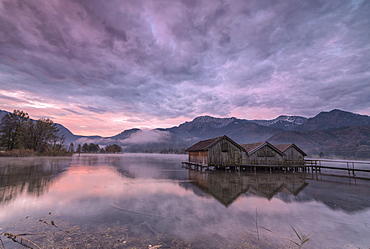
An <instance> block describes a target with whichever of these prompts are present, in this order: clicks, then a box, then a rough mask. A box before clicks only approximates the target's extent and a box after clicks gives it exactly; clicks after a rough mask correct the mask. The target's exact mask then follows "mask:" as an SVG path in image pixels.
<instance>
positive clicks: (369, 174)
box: [182, 159, 370, 180]
mask: <svg viewBox="0 0 370 249" xmlns="http://www.w3.org/2000/svg"><path fill="white" fill-rule="evenodd" d="M182 167H183V168H186V169H192V170H199V171H209V170H225V171H235V172H241V171H249V172H251V171H252V172H255V173H256V172H257V171H269V172H270V173H272V172H273V171H283V172H311V173H320V174H321V173H327V172H330V174H336V175H338V174H339V175H340V174H341V173H342V174H343V173H347V174H348V175H345V176H346V177H356V178H365V179H369V180H370V162H365V161H344V160H324V159H320V160H319V159H310V160H305V161H304V163H303V164H302V163H301V164H299V165H294V164H293V165H289V164H283V163H282V164H279V165H261V164H237V165H230V166H222V167H221V166H212V165H200V164H196V163H191V162H182ZM359 174H361V175H359Z"/></svg>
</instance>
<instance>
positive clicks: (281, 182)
mask: <svg viewBox="0 0 370 249" xmlns="http://www.w3.org/2000/svg"><path fill="white" fill-rule="evenodd" d="M189 180H192V181H194V182H193V183H192V184H194V185H195V186H197V187H198V188H200V189H201V190H202V191H203V192H205V193H207V194H210V195H212V196H213V197H214V198H215V199H216V200H218V201H219V202H220V203H222V204H223V205H224V206H226V207H227V206H229V205H230V204H231V203H233V202H234V201H235V200H236V199H237V198H238V197H239V196H241V195H242V194H244V193H248V194H252V195H254V196H260V197H264V198H266V199H268V200H271V199H272V198H273V197H274V196H275V195H276V194H278V193H280V192H281V193H287V194H290V195H293V196H297V195H298V194H299V193H300V192H301V191H302V190H303V189H304V188H305V187H306V186H307V185H308V183H307V182H306V181H305V174H304V173H294V174H245V173H229V172H217V171H198V170H189ZM183 186H184V187H188V186H189V184H183ZM195 193H197V191H195Z"/></svg>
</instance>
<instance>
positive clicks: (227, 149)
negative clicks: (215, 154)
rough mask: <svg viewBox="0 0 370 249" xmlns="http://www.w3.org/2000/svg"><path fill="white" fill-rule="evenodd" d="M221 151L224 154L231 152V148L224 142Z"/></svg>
mask: <svg viewBox="0 0 370 249" xmlns="http://www.w3.org/2000/svg"><path fill="white" fill-rule="evenodd" d="M221 151H222V152H228V151H229V146H228V144H227V142H226V141H222V143H221Z"/></svg>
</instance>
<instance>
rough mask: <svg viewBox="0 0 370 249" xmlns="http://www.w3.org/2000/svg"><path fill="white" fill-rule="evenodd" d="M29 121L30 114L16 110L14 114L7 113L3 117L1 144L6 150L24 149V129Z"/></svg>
mask: <svg viewBox="0 0 370 249" xmlns="http://www.w3.org/2000/svg"><path fill="white" fill-rule="evenodd" d="M28 120H29V116H28V113H26V112H23V111H20V110H14V112H13V113H7V114H5V115H4V116H3V117H2V119H1V124H0V144H1V145H2V146H4V147H5V149H6V150H13V149H20V148H22V141H24V129H25V127H26V123H27V122H28Z"/></svg>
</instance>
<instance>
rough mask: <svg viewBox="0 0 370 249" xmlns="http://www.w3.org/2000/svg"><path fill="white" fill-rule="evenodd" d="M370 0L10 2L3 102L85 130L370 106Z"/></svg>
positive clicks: (1, 60) (3, 46)
mask: <svg viewBox="0 0 370 249" xmlns="http://www.w3.org/2000/svg"><path fill="white" fill-rule="evenodd" d="M369 13H370V1H367V0H362V1H361V0H284V1H278V0H248V1H245V0H222V1H217V0H212V1H210V0H182V1H180V0H125V1H122V0H109V1H104V0H48V1H43V0H27V1H24V0H0V109H2V110H6V111H13V110H14V109H20V110H23V111H26V112H28V113H29V115H30V116H31V117H32V118H34V119H38V118H43V117H47V118H51V119H52V120H53V121H54V122H57V123H61V124H63V125H64V126H65V127H67V128H68V129H70V130H71V131H72V132H73V133H74V134H78V135H102V136H112V135H116V134H118V133H120V132H122V131H123V130H125V129H130V128H134V127H137V128H146V129H152V128H167V127H172V126H176V125H179V124H180V123H183V122H185V121H191V120H192V119H194V118H195V117H197V116H201V115H210V116H214V117H237V118H244V119H273V118H276V117H277V116H279V115H282V114H285V115H300V116H305V117H312V116H315V115H317V114H318V113H319V112H321V111H330V110H332V109H341V110H345V111H351V112H355V113H359V114H364V115H370V28H369V27H370V14H369Z"/></svg>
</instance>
